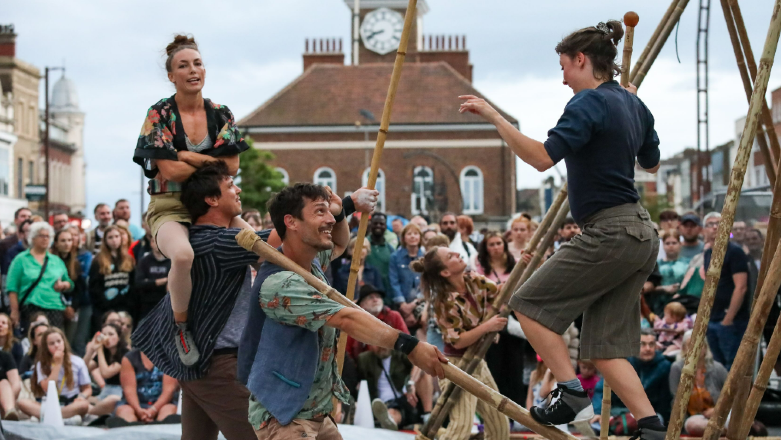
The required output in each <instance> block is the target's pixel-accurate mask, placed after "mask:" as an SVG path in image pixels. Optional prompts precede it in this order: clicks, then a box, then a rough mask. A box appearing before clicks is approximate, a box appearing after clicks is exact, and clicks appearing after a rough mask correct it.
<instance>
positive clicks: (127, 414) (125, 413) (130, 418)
mask: <svg viewBox="0 0 781 440" xmlns="http://www.w3.org/2000/svg"><path fill="white" fill-rule="evenodd" d="M115 414H116V416H117V417H119V418H121V419H125V421H126V422H130V423H133V422H137V421H138V417H136V412H135V411H133V408H131V407H130V405H122V406H120V407H119V408H117V411H116V412H115Z"/></svg>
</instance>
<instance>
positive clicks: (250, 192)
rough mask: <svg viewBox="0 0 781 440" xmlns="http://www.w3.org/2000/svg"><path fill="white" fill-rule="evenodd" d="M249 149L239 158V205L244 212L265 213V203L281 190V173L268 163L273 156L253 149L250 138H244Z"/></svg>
mask: <svg viewBox="0 0 781 440" xmlns="http://www.w3.org/2000/svg"><path fill="white" fill-rule="evenodd" d="M245 140H246V141H247V143H248V144H249V146H250V149H249V150H247V151H245V152H244V153H242V154H241V156H239V157H240V158H241V162H240V165H239V176H238V179H237V180H238V182H239V183H238V186H239V187H240V188H241V204H242V207H243V208H244V210H245V211H246V210H248V209H257V210H258V211H260V212H261V214H265V213H266V203H267V202H268V200H269V199H270V198H271V195H272V194H274V193H275V192H278V191H280V190H282V188H284V187H285V184H284V183H283V182H282V173H280V172H279V171H277V170H275V169H274V167H273V166H271V165H270V164H269V163H270V162H271V161H272V160H274V155H273V154H272V153H271V152H269V151H263V150H258V149H257V148H254V147H253V142H252V139H251V138H245Z"/></svg>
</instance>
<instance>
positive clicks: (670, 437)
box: [667, 0, 781, 440]
mask: <svg viewBox="0 0 781 440" xmlns="http://www.w3.org/2000/svg"><path fill="white" fill-rule="evenodd" d="M780 10H781V0H776V1H775V6H774V7H773V15H772V18H771V22H770V27H769V29H768V33H767V38H766V40H765V46H764V49H763V51H762V57H761V59H760V63H759V70H758V71H757V78H756V81H755V83H754V90H753V93H752V95H751V103H750V105H749V111H748V116H747V117H746V125H745V126H744V128H743V134H742V135H741V138H740V146H739V147H738V153H737V157H736V159H735V164H734V166H733V168H732V174H731V176H730V183H729V187H728V190H727V195H726V198H725V200H724V209H722V212H721V215H722V219H721V222H720V223H719V229H718V233H717V237H716V243H715V245H714V246H713V256H712V259H711V264H710V267H709V268H708V277H707V280H706V283H705V289H704V290H703V293H702V297H701V298H700V307H699V309H698V311H697V312H698V313H697V321H696V322H695V324H694V331H693V334H692V338H691V342H692V345H691V346H690V349H689V352H688V353H687V355H686V361H685V363H684V367H683V371H682V374H681V382H680V385H679V386H678V392H677V393H676V398H675V404H674V407H673V411H672V414H671V419H670V423H669V425H668V430H667V440H674V439H677V438H678V436H679V435H680V433H681V427H682V425H683V419H684V416H685V413H686V409H687V406H688V403H689V397H690V396H691V388H692V384H693V381H694V374H695V369H696V364H697V354H699V353H700V350H701V349H702V345H703V340H704V338H705V332H706V330H707V326H708V321H709V320H710V314H711V308H712V307H713V299H714V294H715V291H716V286H717V284H718V279H719V276H720V275H721V268H722V265H723V263H724V254H725V252H726V249H727V243H728V242H729V233H730V230H731V229H732V223H733V221H734V220H735V209H736V207H737V201H738V198H739V197H740V190H741V188H742V187H743V179H744V177H745V174H746V167H747V165H748V159H749V156H750V153H751V147H752V145H753V144H754V136H755V134H756V130H757V125H758V123H759V116H760V114H761V112H762V102H763V101H764V100H765V93H766V92H767V83H768V80H769V78H770V70H771V68H772V66H773V61H774V59H775V54H776V48H777V47H778V37H779V33H780V32H781V14H780V13H779V12H781V11H780Z"/></svg>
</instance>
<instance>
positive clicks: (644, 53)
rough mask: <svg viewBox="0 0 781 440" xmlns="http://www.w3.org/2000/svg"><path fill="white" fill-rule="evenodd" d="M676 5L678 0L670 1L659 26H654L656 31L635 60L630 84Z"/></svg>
mask: <svg viewBox="0 0 781 440" xmlns="http://www.w3.org/2000/svg"><path fill="white" fill-rule="evenodd" d="M677 5H678V0H672V2H670V6H669V7H668V8H667V11H665V13H664V15H663V16H662V19H661V21H659V24H658V25H656V29H654V33H653V34H651V38H650V39H649V40H648V44H646V46H645V48H644V49H643V51H642V52H641V53H640V57H639V58H638V59H637V63H636V64H635V68H634V69H633V70H632V72H631V74H630V75H629V78H630V82H631V78H634V77H635V76H636V75H637V69H638V68H639V67H640V66H642V65H643V64H644V63H645V60H646V59H647V58H648V53H649V52H651V48H653V46H654V42H655V41H656V40H657V39H658V38H659V35H661V34H662V30H663V29H664V25H666V24H667V22H668V21H669V20H670V16H671V15H672V13H673V11H675V7H676V6H677Z"/></svg>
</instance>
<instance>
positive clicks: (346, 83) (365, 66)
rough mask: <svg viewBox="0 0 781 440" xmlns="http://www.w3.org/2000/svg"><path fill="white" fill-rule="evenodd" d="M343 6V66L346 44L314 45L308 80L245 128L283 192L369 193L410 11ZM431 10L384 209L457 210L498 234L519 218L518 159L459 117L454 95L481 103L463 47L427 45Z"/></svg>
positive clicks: (397, 1)
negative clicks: (303, 186) (297, 188)
mask: <svg viewBox="0 0 781 440" xmlns="http://www.w3.org/2000/svg"><path fill="white" fill-rule="evenodd" d="M345 4H346V5H347V6H348V8H349V10H350V11H351V12H352V14H353V20H352V23H353V24H352V29H353V34H352V35H353V40H352V41H351V42H350V43H348V44H347V45H344V46H346V47H347V48H349V49H350V51H351V52H352V53H351V56H350V57H349V59H348V61H347V63H345V58H346V57H345V54H344V53H343V52H342V48H343V43H342V41H339V40H334V39H308V40H307V41H306V44H305V48H306V51H305V53H304V56H303V67H304V72H303V73H302V74H301V75H300V76H298V77H297V78H295V79H292V82H291V83H290V84H288V85H287V86H286V87H285V88H283V89H282V90H281V91H279V92H278V93H277V94H276V95H274V96H273V97H271V98H270V99H269V100H268V101H266V102H265V103H263V104H262V105H260V106H259V107H258V108H257V109H256V110H254V111H252V112H251V113H250V114H248V115H246V116H244V117H243V118H242V119H241V120H239V122H238V125H239V127H241V128H242V130H243V131H244V132H245V133H246V135H247V136H249V137H251V138H252V139H253V140H254V141H255V147H256V148H260V149H264V150H268V151H271V152H272V153H273V154H274V156H275V159H274V160H273V161H272V164H273V165H274V166H275V167H276V168H277V170H278V171H279V172H280V173H282V175H283V177H284V180H285V182H286V183H288V184H292V183H295V182H315V183H319V184H323V185H329V186H330V187H331V188H332V189H334V190H335V191H336V192H337V193H339V194H345V193H348V192H350V191H352V190H355V189H356V188H359V187H361V186H363V185H365V184H366V181H367V176H368V172H369V167H370V163H371V158H372V154H373V150H374V145H375V142H376V134H377V130H378V128H379V120H380V118H381V116H382V111H383V107H384V104H385V95H386V92H387V90H388V84H389V83H390V77H391V73H392V71H393V62H394V60H395V57H396V50H397V49H398V45H399V42H400V40H401V33H402V29H403V26H404V14H405V13H406V8H407V4H408V1H407V0H361V1H360V2H359V3H358V4H357V10H356V1H355V0H345ZM428 11H429V8H428V4H427V2H426V0H418V9H417V17H416V20H415V21H414V27H413V29H412V35H411V36H410V40H409V45H408V48H407V57H406V62H405V65H404V71H403V73H402V77H401V82H400V83H399V88H398V90H397V94H396V100H395V104H394V108H393V114H392V117H391V125H390V130H389V134H388V140H387V142H386V144H385V151H384V153H383V157H382V163H381V164H380V172H379V176H378V179H377V185H376V187H377V189H378V190H379V191H380V200H379V203H378V205H379V206H378V209H379V210H381V211H384V212H387V213H389V214H397V215H401V216H404V217H406V218H410V217H411V216H413V215H418V214H420V215H423V216H427V217H428V218H429V219H430V220H431V221H438V220H439V217H440V216H441V214H442V213H444V212H446V211H455V212H458V213H459V214H460V213H463V214H466V215H470V216H472V218H473V219H474V221H475V224H476V227H478V228H479V227H483V226H488V227H491V228H494V229H502V228H504V222H505V221H506V220H507V219H508V218H509V217H510V216H511V215H512V214H513V212H514V207H515V156H514V155H513V153H512V151H510V149H509V147H508V146H507V145H506V144H505V143H504V141H503V140H502V139H501V137H500V136H499V134H498V133H497V132H496V128H495V127H494V126H493V125H491V124H488V123H486V122H485V121H483V120H482V119H481V118H480V117H478V116H476V115H472V114H465V115H461V114H459V113H458V111H457V108H458V104H459V102H460V101H459V100H458V96H459V95H477V96H483V95H482V94H481V93H480V92H479V91H478V90H476V89H475V88H474V86H473V85H472V64H471V63H470V61H469V51H468V50H467V49H466V37H465V36H452V35H451V36H442V35H437V36H435V35H425V36H424V35H423V34H422V17H423V15H425V14H426V13H428ZM356 12H357V13H356ZM356 55H357V56H356ZM499 111H500V112H501V113H502V114H503V115H504V116H505V118H507V120H509V121H510V122H511V123H513V124H514V125H515V126H516V127H517V126H518V121H517V120H516V119H515V118H513V117H512V116H510V115H509V114H507V113H505V112H503V111H502V110H501V109H499Z"/></svg>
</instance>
